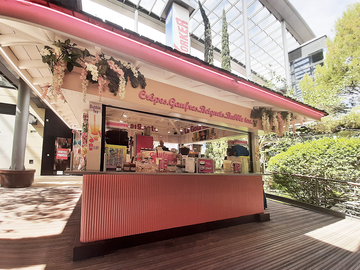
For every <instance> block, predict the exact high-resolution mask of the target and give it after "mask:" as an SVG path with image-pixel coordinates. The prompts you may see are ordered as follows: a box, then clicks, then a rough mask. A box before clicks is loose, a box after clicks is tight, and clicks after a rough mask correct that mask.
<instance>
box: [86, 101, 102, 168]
mask: <svg viewBox="0 0 360 270" xmlns="http://www.w3.org/2000/svg"><path fill="white" fill-rule="evenodd" d="M88 121H89V122H88V136H87V139H88V148H87V157H86V159H87V160H86V170H87V171H100V160H101V121H102V105H101V104H99V103H94V102H90V104H89V120H88Z"/></svg>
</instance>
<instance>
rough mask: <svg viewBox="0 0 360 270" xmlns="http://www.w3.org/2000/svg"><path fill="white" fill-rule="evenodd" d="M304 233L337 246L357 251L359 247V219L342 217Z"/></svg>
mask: <svg viewBox="0 0 360 270" xmlns="http://www.w3.org/2000/svg"><path fill="white" fill-rule="evenodd" d="M305 235H306V236H309V237H311V238H314V239H316V240H319V241H322V242H324V243H327V244H330V245H333V246H336V247H338V248H342V249H345V250H348V251H351V252H357V251H358V250H359V248H360V221H358V220H350V219H344V220H341V221H338V222H335V223H333V224H331V225H328V226H325V227H322V228H320V229H317V230H314V231H311V232H309V233H307V234H305Z"/></svg>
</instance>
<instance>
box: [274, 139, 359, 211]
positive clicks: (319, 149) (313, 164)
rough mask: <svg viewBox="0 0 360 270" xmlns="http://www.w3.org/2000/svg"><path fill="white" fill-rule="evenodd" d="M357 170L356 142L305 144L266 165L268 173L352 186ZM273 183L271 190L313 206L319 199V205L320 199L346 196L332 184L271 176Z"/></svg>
mask: <svg viewBox="0 0 360 270" xmlns="http://www.w3.org/2000/svg"><path fill="white" fill-rule="evenodd" d="M359 169H360V139H359V138H339V139H333V138H322V139H319V140H314V141H306V142H304V143H300V144H297V145H294V146H292V147H290V148H289V149H288V150H287V151H286V152H283V153H280V154H279V155H276V156H275V157H272V158H271V159H270V161H269V164H268V170H269V171H272V172H280V173H287V174H298V175H306V176H316V177H323V178H328V179H335V180H344V181H352V182H359V181H360V180H359V179H360V170H359ZM273 182H274V186H273V188H277V189H280V190H284V191H286V192H287V193H288V194H290V195H291V196H292V197H294V198H296V199H298V200H301V201H305V202H308V203H315V202H316V201H317V200H318V198H320V200H321V198H323V199H322V200H323V201H324V200H326V199H324V198H339V197H341V196H342V195H343V194H345V193H346V192H347V191H346V190H343V189H339V188H338V186H339V185H337V184H334V183H333V182H327V181H319V182H317V181H314V180H313V179H308V178H303V177H294V176H292V177H291V176H287V175H280V174H275V175H274V177H273ZM325 204H326V203H325ZM327 204H328V205H329V204H332V203H327Z"/></svg>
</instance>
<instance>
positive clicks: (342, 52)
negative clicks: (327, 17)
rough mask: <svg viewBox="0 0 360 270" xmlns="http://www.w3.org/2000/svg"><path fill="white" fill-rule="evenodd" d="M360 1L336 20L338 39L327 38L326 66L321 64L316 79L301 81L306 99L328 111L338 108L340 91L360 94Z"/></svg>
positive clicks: (305, 100)
mask: <svg viewBox="0 0 360 270" xmlns="http://www.w3.org/2000/svg"><path fill="white" fill-rule="evenodd" d="M359 41H360V3H355V4H352V5H349V6H348V9H347V10H346V11H345V12H344V13H343V16H342V17H341V18H339V19H338V20H337V21H336V23H335V37H334V39H327V42H326V45H327V54H326V58H325V61H324V66H322V67H321V66H317V67H316V70H315V76H314V82H313V83H311V81H310V79H309V77H308V76H305V77H304V78H303V79H302V81H301V82H300V85H299V87H300V89H301V90H302V91H303V92H305V95H304V96H303V97H304V102H305V103H307V104H310V105H313V106H315V107H318V108H324V109H326V110H327V111H333V110H335V109H337V107H338V105H339V104H340V102H341V99H340V98H339V97H338V96H339V94H360V88H359V86H360V46H359Z"/></svg>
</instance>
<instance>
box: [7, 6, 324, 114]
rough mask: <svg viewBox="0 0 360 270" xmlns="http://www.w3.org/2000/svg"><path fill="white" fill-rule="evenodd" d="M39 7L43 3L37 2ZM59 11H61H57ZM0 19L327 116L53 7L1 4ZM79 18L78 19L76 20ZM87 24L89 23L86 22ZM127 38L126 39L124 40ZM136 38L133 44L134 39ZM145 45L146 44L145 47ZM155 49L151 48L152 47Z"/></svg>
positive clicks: (246, 93) (225, 87)
mask: <svg viewBox="0 0 360 270" xmlns="http://www.w3.org/2000/svg"><path fill="white" fill-rule="evenodd" d="M40 2H41V3H46V2H44V1H40ZM59 10H61V11H59ZM0 16H6V17H9V18H12V19H15V20H22V21H25V22H27V23H31V24H37V25H40V26H42V27H45V28H51V29H54V30H58V31H61V32H63V33H66V34H70V35H73V36H77V37H79V38H82V39H85V40H88V41H91V42H94V43H96V44H98V45H100V46H104V47H107V48H111V49H114V50H117V51H121V52H122V53H126V54H129V55H131V56H133V57H136V58H138V59H140V60H142V61H146V62H150V63H153V64H155V65H157V66H159V67H160V68H164V69H166V70H169V71H172V72H174V73H177V74H179V75H182V76H185V77H188V78H191V79H194V80H197V81H201V82H203V83H205V84H209V85H212V86H215V87H218V88H221V89H224V90H226V91H229V92H232V93H235V94H238V95H240V96H244V97H247V98H251V99H255V100H258V101H261V102H264V103H267V104H271V105H273V106H277V107H280V108H283V109H285V110H289V111H292V112H295V113H299V114H302V115H304V116H306V117H309V118H312V119H316V120H320V119H321V117H323V116H325V115H326V113H324V112H322V111H318V110H316V109H314V108H311V107H308V106H306V105H304V104H301V103H299V102H296V101H293V100H291V99H289V98H286V97H284V96H281V95H279V94H276V93H274V92H272V91H269V90H267V89H265V88H262V87H260V86H258V85H255V84H252V83H250V82H248V81H245V80H241V79H239V78H237V77H235V76H231V74H226V73H225V72H224V73H221V72H220V71H218V70H216V69H212V68H211V67H209V66H207V65H202V64H201V62H200V61H199V64H195V63H193V62H191V61H190V59H189V58H187V57H186V56H184V55H183V54H180V53H179V54H177V53H176V51H173V50H165V51H164V49H163V48H158V46H156V44H153V43H151V42H149V41H147V40H146V39H142V38H139V37H138V36H134V35H131V33H128V32H124V31H120V30H119V29H112V28H111V26H109V25H107V24H105V23H103V22H100V21H96V20H94V19H92V18H89V17H87V16H84V15H83V14H80V13H77V12H75V11H71V10H67V9H64V8H60V7H57V9H54V6H53V5H50V7H48V6H44V5H40V4H37V3H33V2H29V1H22V0H18V1H9V0H4V1H0ZM76 16H78V17H80V18H81V19H80V18H78V17H76ZM87 20H88V21H87ZM125 35H128V36H129V37H127V36H125ZM134 38H136V40H135V39H134ZM146 43H147V44H146ZM153 46H154V47H153Z"/></svg>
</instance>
